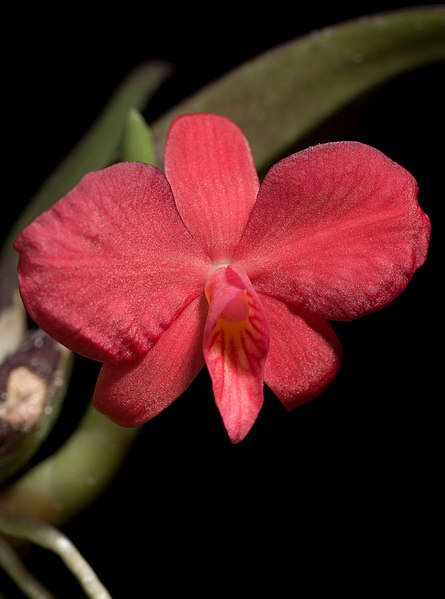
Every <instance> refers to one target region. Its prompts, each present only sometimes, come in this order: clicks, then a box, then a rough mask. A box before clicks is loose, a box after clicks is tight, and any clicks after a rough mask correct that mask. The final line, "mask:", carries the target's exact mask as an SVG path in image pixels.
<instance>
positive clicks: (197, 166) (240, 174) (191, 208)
mask: <svg viewBox="0 0 445 599" xmlns="http://www.w3.org/2000/svg"><path fill="white" fill-rule="evenodd" d="M164 164H165V174H166V176H167V179H168V180H169V183H170V185H171V187H172V189H173V194H174V196H175V201H176V205H177V207H178V210H179V212H180V214H181V216H182V219H183V220H184V223H185V225H186V226H187V228H188V230H189V231H190V232H191V233H192V235H193V236H194V238H195V239H196V240H197V241H198V243H199V244H200V245H201V246H202V247H203V248H204V249H205V250H206V252H207V253H208V255H209V256H210V258H211V259H212V260H213V261H214V262H218V261H229V260H230V257H231V256H232V254H233V252H234V250H235V248H236V245H237V243H238V241H239V239H240V237H241V234H242V232H243V230H244V227H245V226H246V223H247V220H248V218H249V215H250V212H251V210H252V206H253V205H254V203H255V199H256V196H257V193H258V188H259V181H258V175H257V172H256V169H255V163H254V161H253V157H252V152H251V150H250V146H249V143H248V141H247V140H246V138H245V137H244V134H243V133H242V131H241V130H240V129H239V128H238V127H237V125H235V123H233V122H232V121H230V120H229V119H227V118H226V117H223V116H219V115H215V114H190V115H184V116H181V117H179V118H177V119H176V120H175V121H173V124H172V125H171V127H170V130H169V133H168V137H167V142H166V146H165V162H164Z"/></svg>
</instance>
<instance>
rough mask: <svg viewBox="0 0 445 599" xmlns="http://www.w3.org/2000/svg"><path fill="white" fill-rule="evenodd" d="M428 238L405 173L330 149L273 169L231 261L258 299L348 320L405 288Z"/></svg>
mask: <svg viewBox="0 0 445 599" xmlns="http://www.w3.org/2000/svg"><path fill="white" fill-rule="evenodd" d="M429 231H430V225H429V220H428V217H427V216H426V215H425V214H424V213H423V212H422V210H421V209H420V207H419V205H418V203H417V185H416V182H415V180H414V179H413V177H412V176H411V175H410V174H409V173H408V172H407V171H406V170H405V169H403V168H402V167H401V166H399V165H398V164H396V163H395V162H393V161H392V160H390V159H389V158H387V157H386V156H385V155H384V154H382V153H381V152H379V151H378V150H375V149H374V148H371V147H369V146H366V145H364V144H361V143H357V142H338V143H330V144H325V145H319V146H315V147H312V148H309V149H308V150H305V151H303V152H299V153H297V154H294V155H292V156H290V157H289V158H286V159H284V160H282V161H281V162H279V163H278V164H276V165H275V166H274V167H272V169H271V170H270V171H269V173H268V174H267V176H266V178H265V180H264V182H263V184H262V186H261V189H260V192H259V195H258V200H257V202H256V204H255V207H254V209H253V211H252V215H251V218H250V220H249V223H248V225H247V227H246V230H245V233H244V235H243V237H242V239H241V242H240V245H239V247H238V250H237V252H236V254H235V256H234V262H235V261H236V263H237V264H240V265H241V266H242V267H243V268H244V269H245V270H246V272H247V274H248V276H249V278H250V279H251V281H252V283H253V284H254V286H255V289H256V290H257V291H259V292H261V293H265V294H268V295H271V296H274V297H276V298H281V299H283V300H284V301H288V302H291V303H293V304H294V305H296V306H299V307H300V308H302V309H304V310H306V311H310V312H313V313H315V314H318V315H319V316H322V317H324V318H329V319H334V320H349V319H352V318H356V317H358V316H362V315H363V314H366V313H368V312H371V311H373V310H376V309H378V308H381V307H383V306H384V305H386V304H387V303H388V302H390V301H391V300H392V299H394V298H395V297H396V296H397V295H398V294H399V293H400V292H401V291H402V290H403V289H404V288H405V287H406V285H407V283H408V282H409V280H410V278H411V277H412V275H413V273H414V271H415V270H416V268H417V267H418V266H420V265H421V264H422V263H423V262H424V260H425V258H426V254H427V248H428V240H429Z"/></svg>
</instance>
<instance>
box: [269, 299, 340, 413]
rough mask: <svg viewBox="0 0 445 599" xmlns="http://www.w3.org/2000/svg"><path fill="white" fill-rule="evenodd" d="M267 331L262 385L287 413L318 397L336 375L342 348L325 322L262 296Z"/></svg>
mask: <svg viewBox="0 0 445 599" xmlns="http://www.w3.org/2000/svg"><path fill="white" fill-rule="evenodd" d="M261 303H262V304H263V306H264V309H265V310H266V312H267V318H268V320H269V327H270V346H269V353H268V355H267V360H266V365H265V369H264V381H265V383H266V384H267V385H268V386H269V387H270V388H271V389H272V391H273V392H274V393H275V395H276V396H277V397H278V398H279V399H280V400H281V402H282V403H283V404H284V406H285V407H286V408H287V409H288V410H292V409H293V408H296V407H297V406H300V405H301V404H303V403H306V402H307V401H309V400H311V399H313V398H314V397H317V395H319V394H320V393H321V392H322V391H324V390H325V389H326V387H328V385H330V384H331V383H332V381H333V380H334V378H335V376H336V375H337V372H338V369H339V367H340V362H341V346H340V342H339V340H338V339H337V336H336V334H335V333H334V331H333V330H332V327H331V326H330V325H329V323H328V322H327V321H326V320H323V319H321V318H317V317H316V316H311V315H310V314H305V315H303V314H298V313H297V312H295V310H293V309H292V308H291V307H290V306H287V305H286V304H284V303H282V302H280V301H278V300H276V299H273V298H271V297H267V296H264V295H262V296H261Z"/></svg>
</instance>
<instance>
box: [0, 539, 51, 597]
mask: <svg viewBox="0 0 445 599" xmlns="http://www.w3.org/2000/svg"><path fill="white" fill-rule="evenodd" d="M0 566H1V567H2V568H3V569H4V570H5V572H7V574H9V576H10V577H11V578H12V580H13V581H14V582H15V584H16V585H17V586H18V588H19V589H20V590H21V591H23V593H24V594H25V595H26V596H27V597H29V599H55V597H54V595H53V594H52V593H50V592H49V591H48V589H46V588H45V587H44V586H42V585H41V584H40V582H39V581H38V580H37V579H36V578H34V576H33V575H32V574H31V572H29V571H28V570H27V569H26V568H25V566H24V565H23V563H22V561H21V559H20V558H19V557H18V555H17V554H16V552H15V551H14V549H13V548H12V547H11V545H10V543H9V542H8V541H7V540H6V539H5V538H3V537H1V536H0ZM2 597H3V595H1V594H0V599H2Z"/></svg>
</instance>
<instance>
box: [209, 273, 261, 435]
mask: <svg viewBox="0 0 445 599" xmlns="http://www.w3.org/2000/svg"><path fill="white" fill-rule="evenodd" d="M206 295H207V299H208V300H209V304H210V305H209V313H208V316H207V322H206V325H205V330H204V341H203V352H204V359H205V362H206V364H207V368H208V370H209V372H210V376H211V377H212V382H213V392H214V395H215V401H216V405H217V406H218V409H219V411H220V413H221V416H222V418H223V421H224V425H225V427H226V429H227V432H228V434H229V436H230V439H231V440H232V442H233V443H238V442H239V441H241V440H242V439H244V437H245V436H246V435H247V433H248V432H249V430H250V429H251V427H252V425H253V423H254V422H255V420H256V417H257V416H258V413H259V411H260V409H261V406H262V404H263V387H264V385H263V379H264V363H265V360H266V356H267V351H268V347H269V327H268V323H267V319H266V315H265V313H264V310H263V307H262V305H261V302H260V300H259V298H258V295H257V294H256V292H255V290H254V289H253V287H252V284H251V283H250V281H249V279H248V277H247V276H246V274H245V273H244V272H243V271H242V270H241V269H240V268H238V267H236V266H227V267H222V268H219V269H217V270H216V271H215V272H214V273H213V274H212V275H211V276H210V278H209V280H208V282H207V285H206Z"/></svg>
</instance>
